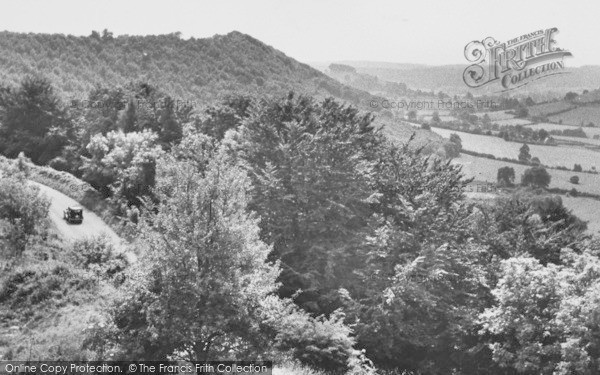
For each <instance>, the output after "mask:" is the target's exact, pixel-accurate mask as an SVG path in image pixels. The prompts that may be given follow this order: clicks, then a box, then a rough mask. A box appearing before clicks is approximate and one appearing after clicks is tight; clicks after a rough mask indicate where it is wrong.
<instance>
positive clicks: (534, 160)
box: [531, 156, 542, 165]
mask: <svg viewBox="0 0 600 375" xmlns="http://www.w3.org/2000/svg"><path fill="white" fill-rule="evenodd" d="M531 164H532V165H541V164H542V162H541V161H540V159H539V158H538V157H537V156H534V157H532V158H531Z"/></svg>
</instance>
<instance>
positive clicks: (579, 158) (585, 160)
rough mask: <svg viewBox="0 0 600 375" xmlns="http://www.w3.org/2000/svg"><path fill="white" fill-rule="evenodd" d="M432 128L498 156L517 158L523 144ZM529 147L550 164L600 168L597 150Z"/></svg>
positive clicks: (476, 149)
mask: <svg viewBox="0 0 600 375" xmlns="http://www.w3.org/2000/svg"><path fill="white" fill-rule="evenodd" d="M431 130H432V131H433V132H435V133H437V134H439V135H441V136H442V137H444V138H450V134H452V133H456V134H458V135H459V136H460V138H461V140H462V145H463V148H464V149H465V150H468V151H475V152H479V153H485V154H491V155H494V156H495V157H497V158H502V157H504V158H512V159H517V158H518V156H519V149H520V148H521V146H522V145H523V144H522V143H519V142H506V141H505V140H503V139H501V138H497V137H490V136H485V135H477V134H470V133H464V132H459V131H455V130H447V129H440V128H431ZM529 149H530V153H531V156H532V157H533V156H535V157H538V158H539V159H540V161H541V162H542V163H543V164H546V165H549V166H565V167H567V168H572V167H573V165H574V164H575V163H577V164H581V166H582V167H583V168H584V169H591V168H592V167H597V168H600V153H599V152H596V151H592V150H587V149H584V148H576V147H563V146H556V147H552V146H539V145H529ZM494 178H495V177H494Z"/></svg>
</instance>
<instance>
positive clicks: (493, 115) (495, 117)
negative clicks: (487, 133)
mask: <svg viewBox="0 0 600 375" xmlns="http://www.w3.org/2000/svg"><path fill="white" fill-rule="evenodd" d="M486 113H487V115H488V116H489V117H490V120H492V121H499V120H510V119H512V118H514V117H515V116H514V115H512V114H510V113H506V111H495V112H477V113H475V114H476V115H477V116H478V117H479V118H483V116H485V115H486Z"/></svg>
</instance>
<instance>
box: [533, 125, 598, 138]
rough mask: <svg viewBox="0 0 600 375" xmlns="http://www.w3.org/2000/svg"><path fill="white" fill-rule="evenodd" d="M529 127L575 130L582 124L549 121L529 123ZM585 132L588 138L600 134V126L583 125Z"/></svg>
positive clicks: (548, 129)
mask: <svg viewBox="0 0 600 375" xmlns="http://www.w3.org/2000/svg"><path fill="white" fill-rule="evenodd" d="M528 127H530V128H532V129H534V130H539V129H545V130H547V131H550V130H565V129H571V130H575V129H577V128H580V126H575V125H560V124H551V123H548V122H543V123H539V124H534V125H528ZM583 132H584V133H585V134H586V135H587V136H588V138H593V137H594V136H595V135H600V128H597V127H593V128H591V127H585V126H584V127H583Z"/></svg>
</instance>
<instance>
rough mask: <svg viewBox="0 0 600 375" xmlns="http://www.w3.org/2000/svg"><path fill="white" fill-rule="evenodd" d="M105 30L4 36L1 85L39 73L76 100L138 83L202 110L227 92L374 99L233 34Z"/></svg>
mask: <svg viewBox="0 0 600 375" xmlns="http://www.w3.org/2000/svg"><path fill="white" fill-rule="evenodd" d="M105 31H106V33H102V35H101V33H98V32H95V33H92V35H90V36H88V37H81V36H73V35H61V34H53V35H47V34H33V33H30V34H22V33H12V32H7V31H3V32H1V33H0V49H1V50H2V51H3V57H4V58H3V59H2V61H0V80H2V82H6V83H8V84H13V85H17V84H19V83H20V81H21V79H22V78H23V77H25V76H27V75H31V74H42V75H44V76H45V77H47V78H48V79H49V80H50V82H52V84H54V85H55V86H56V89H57V91H58V92H59V94H61V96H62V97H63V99H77V100H80V99H82V98H85V97H86V96H87V94H88V92H90V91H92V90H94V89H95V88H96V87H97V86H101V87H106V86H108V87H115V86H120V85H123V84H124V83H127V82H130V81H131V80H132V79H139V80H142V81H144V82H147V83H150V84H152V85H154V86H158V87H161V88H162V89H163V90H164V91H165V92H166V93H167V94H168V95H169V96H171V97H172V98H176V100H177V99H178V100H182V101H191V102H193V103H195V104H196V105H199V106H203V105H204V104H205V103H216V102H217V101H218V100H219V99H220V98H221V97H222V96H223V95H227V94H239V93H245V94H249V95H253V96H265V95H273V94H274V95H283V94H285V93H286V92H287V91H289V90H294V91H297V92H302V93H306V94H311V95H315V96H317V97H320V98H325V97H328V96H334V97H337V98H340V99H344V100H347V101H350V102H352V103H354V104H355V105H360V106H364V107H365V108H366V107H367V104H366V103H368V102H369V99H371V98H372V96H371V95H370V94H369V93H367V92H366V91H361V90H357V89H354V88H351V87H348V86H345V85H343V84H341V83H339V82H338V81H336V80H334V79H332V78H329V77H328V76H326V75H325V74H323V73H321V72H319V71H318V70H316V69H313V68H311V67H309V66H308V65H306V64H303V63H300V62H298V61H296V60H294V59H292V58H290V57H288V56H286V55H285V54H284V53H282V52H280V51H278V50H276V49H275V48H273V47H271V46H268V45H266V44H264V43H262V42H260V41H259V40H257V39H255V38H253V37H251V36H249V35H246V34H242V33H240V32H237V31H233V32H230V33H228V34H227V35H216V36H214V37H211V38H204V39H198V38H190V39H187V40H186V39H183V38H182V37H181V34H178V33H172V34H168V35H148V36H133V35H119V36H112V33H110V31H108V30H105ZM103 35H105V36H103ZM74 51H77V52H75V53H74ZM134 77H135V78H134Z"/></svg>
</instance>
